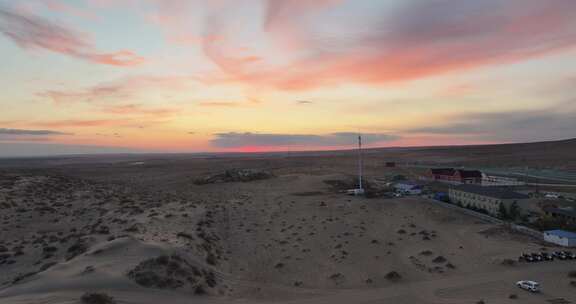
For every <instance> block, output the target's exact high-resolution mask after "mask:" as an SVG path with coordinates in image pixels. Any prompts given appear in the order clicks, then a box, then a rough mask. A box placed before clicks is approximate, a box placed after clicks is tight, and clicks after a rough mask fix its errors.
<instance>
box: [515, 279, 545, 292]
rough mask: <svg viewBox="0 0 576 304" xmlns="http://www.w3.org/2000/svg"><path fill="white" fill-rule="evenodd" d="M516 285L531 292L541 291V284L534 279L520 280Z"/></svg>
mask: <svg viewBox="0 0 576 304" xmlns="http://www.w3.org/2000/svg"><path fill="white" fill-rule="evenodd" d="M516 286H518V287H519V288H522V289H524V290H528V291H530V292H540V284H538V283H537V282H534V281H518V282H516Z"/></svg>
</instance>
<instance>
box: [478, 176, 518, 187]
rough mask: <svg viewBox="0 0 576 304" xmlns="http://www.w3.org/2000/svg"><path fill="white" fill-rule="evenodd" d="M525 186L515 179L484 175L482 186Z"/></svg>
mask: <svg viewBox="0 0 576 304" xmlns="http://www.w3.org/2000/svg"><path fill="white" fill-rule="evenodd" d="M525 184H526V183H524V182H522V181H519V180H518V179H516V178H513V177H504V176H496V175H485V174H482V186H522V185H525Z"/></svg>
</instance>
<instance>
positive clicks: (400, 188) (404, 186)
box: [394, 181, 422, 195]
mask: <svg viewBox="0 0 576 304" xmlns="http://www.w3.org/2000/svg"><path fill="white" fill-rule="evenodd" d="M394 189H395V190H396V192H398V193H401V194H405V195H420V194H422V185H420V184H418V183H415V182H411V181H402V182H398V183H396V184H395V185H394Z"/></svg>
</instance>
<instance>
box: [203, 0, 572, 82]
mask: <svg viewBox="0 0 576 304" xmlns="http://www.w3.org/2000/svg"><path fill="white" fill-rule="evenodd" d="M315 3H316V2H315ZM318 4H324V5H326V4H333V2H332V1H326V2H325V1H320V2H318ZM309 5H311V6H309ZM312 8H315V6H313V4H311V3H310V2H305V3H300V1H278V2H276V1H271V2H270V8H269V9H270V10H271V12H270V13H269V14H268V17H267V18H268V19H267V22H266V23H267V24H268V26H270V27H272V25H273V24H274V23H276V22H279V23H282V22H285V21H283V20H282V19H283V18H287V17H290V18H291V19H292V20H291V21H290V22H292V23H297V22H299V20H301V15H300V14H298V13H297V12H300V11H306V10H308V9H312ZM392 16H393V17H391V18H390V19H387V20H386V22H382V23H381V24H372V25H371V26H367V27H366V28H368V29H370V30H369V31H367V32H363V33H362V34H358V35H356V36H355V37H353V38H351V39H345V40H341V41H338V44H337V45H335V47H334V45H329V46H330V47H327V46H325V45H323V40H322V39H316V40H306V41H305V42H306V45H303V46H301V48H303V49H305V50H307V53H308V54H311V55H308V56H305V57H304V58H300V59H297V60H295V61H293V62H292V63H289V64H286V65H283V66H273V65H267V66H266V65H265V64H264V63H266V62H268V60H267V58H261V59H260V60H258V62H256V63H258V64H254V63H255V62H251V61H246V60H245V59H244V58H245V55H244V56H236V55H230V52H228V49H229V47H230V46H228V45H226V43H224V42H223V41H221V40H220V41H212V40H208V41H205V45H204V52H205V54H206V56H207V57H208V58H210V59H211V60H213V61H214V62H215V63H216V64H217V65H218V66H219V67H220V68H221V70H222V71H223V75H220V76H213V77H208V78H207V81H208V82H212V81H213V82H236V83H244V84H247V85H250V86H261V87H271V88H276V89H282V90H305V89H312V88H316V87H321V86H329V85H338V84H341V83H350V82H356V83H366V84H373V85H383V84H389V83H394V82H398V81H409V80H415V79H420V78H424V77H430V76H435V75H441V74H445V73H450V72H457V71H463V70H467V69H474V68H479V67H483V66H490V65H498V64H507V63H514V62H519V61H524V60H527V59H530V58H534V57H538V56H545V55H548V54H552V53H554V52H560V51H564V50H566V49H568V48H572V47H574V46H576V2H574V1H571V0H551V1H546V2H542V1H539V0H509V1H504V0H486V1H460V0H437V1H433V2H417V1H414V2H407V3H405V4H403V6H402V7H401V9H400V10H398V11H397V12H395V13H394V14H392ZM323 21H324V20H323ZM326 22H329V21H326ZM207 26H208V27H209V28H210V30H209V33H211V34H216V35H221V33H223V32H226V30H225V29H223V28H224V27H226V23H225V22H223V20H218V22H214V21H209V22H207ZM273 34H278V33H273ZM280 34H282V31H280ZM331 43H334V41H331ZM334 49H336V50H337V51H334Z"/></svg>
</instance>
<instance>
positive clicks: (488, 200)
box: [448, 189, 523, 216]
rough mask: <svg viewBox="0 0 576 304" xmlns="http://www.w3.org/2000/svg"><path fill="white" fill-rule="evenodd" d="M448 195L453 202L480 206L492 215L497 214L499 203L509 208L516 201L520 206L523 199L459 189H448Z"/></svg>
mask: <svg viewBox="0 0 576 304" xmlns="http://www.w3.org/2000/svg"><path fill="white" fill-rule="evenodd" d="M448 197H449V198H450V201H451V202H453V203H460V204H462V205H463V206H472V207H476V208H482V209H484V210H486V211H488V212H489V213H490V214H491V215H494V216H497V215H498V213H499V211H500V203H502V204H504V206H505V207H506V209H509V208H510V206H511V205H512V204H513V203H514V202H516V203H517V204H518V206H519V207H520V205H521V201H523V200H515V199H508V200H506V199H498V198H493V197H489V196H484V195H480V194H475V193H469V192H464V191H459V190H456V189H450V190H449V191H448Z"/></svg>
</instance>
